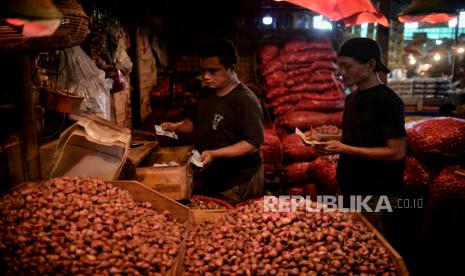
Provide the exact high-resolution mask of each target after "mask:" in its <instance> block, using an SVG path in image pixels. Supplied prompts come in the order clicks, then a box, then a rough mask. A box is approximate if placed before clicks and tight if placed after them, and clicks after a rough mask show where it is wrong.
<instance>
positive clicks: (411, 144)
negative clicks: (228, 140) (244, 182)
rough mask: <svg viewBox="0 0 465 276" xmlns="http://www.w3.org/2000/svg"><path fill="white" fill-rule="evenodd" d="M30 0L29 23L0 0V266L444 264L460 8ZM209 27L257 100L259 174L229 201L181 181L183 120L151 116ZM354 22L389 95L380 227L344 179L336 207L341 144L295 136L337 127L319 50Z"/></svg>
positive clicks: (254, 270) (452, 199)
mask: <svg viewBox="0 0 465 276" xmlns="http://www.w3.org/2000/svg"><path fill="white" fill-rule="evenodd" d="M10 2H11V3H10ZM45 2H47V3H46V5H45V4H44V5H45V6H48V7H49V8H50V10H46V11H48V12H50V14H51V15H49V17H47V18H39V19H40V20H46V21H47V23H46V24H45V25H43V24H44V23H43V22H39V23H38V22H35V20H36V19H38V18H36V17H34V16H33V18H32V19H31V18H30V17H28V16H30V15H28V14H22V13H10V14H8V13H3V12H0V56H1V57H2V60H4V61H5V65H6V66H2V68H1V69H0V81H1V82H2V83H3V84H4V88H3V89H2V92H1V93H0V116H2V117H3V118H6V119H4V120H2V122H1V123H0V128H1V129H2V133H1V135H0V181H1V187H0V188H1V189H0V190H1V195H0V270H1V271H2V273H4V274H6V275H19V274H57V275H61V274H82V275H109V274H121V275H122V274H127V275H414V276H415V275H426V274H427V273H430V272H431V273H432V274H437V275H446V274H447V275H457V273H456V272H457V271H458V270H459V268H460V261H459V260H458V259H459V258H458V256H460V254H455V253H454V252H455V251H454V250H453V247H461V246H462V245H465V241H464V238H463V233H464V231H465V225H464V223H463V222H464V219H463V218H464V214H465V190H464V187H465V177H464V175H465V92H464V91H465V90H463V89H464V86H463V85H462V82H461V80H462V79H460V76H461V75H460V74H462V73H463V72H462V71H463V70H462V69H463V68H461V67H462V66H461V63H462V61H463V60H464V58H463V54H464V50H463V47H462V46H463V45H462V42H463V41H462V39H461V37H462V36H463V35H462V36H461V34H464V33H465V26H461V25H460V24H463V22H462V21H463V20H460V19H461V18H465V15H459V14H449V13H448V15H447V16H448V17H447V19H448V20H453V17H456V18H457V22H456V25H454V26H452V27H449V26H448V25H447V24H449V23H445V25H447V26H448V28H449V29H451V30H453V34H454V36H453V37H450V38H444V39H443V38H438V37H434V38H431V37H429V36H430V33H428V31H425V30H424V29H425V28H426V27H430V25H421V24H423V23H420V26H419V27H418V28H416V29H415V31H412V29H410V27H409V25H403V23H402V24H401V23H400V22H394V21H395V20H397V15H398V14H399V13H400V12H401V11H402V10H404V9H405V8H406V7H408V5H409V4H411V2H413V4H412V5H413V6H414V7H417V8H418V5H420V6H421V3H419V1H388V0H380V1H347V2H346V1H308V2H307V1H245V0H244V1H213V0H208V1H204V2H202V3H200V2H199V3H197V2H193V1H154V2H152V1H136V2H137V3H132V2H130V1H125V0H118V1H96V0H81V1H78V0H53V1H45ZM217 2H221V3H217ZM393 2H395V3H393ZM433 2H434V1H433ZM439 2H441V1H439ZM452 2H454V3H455V1H452ZM5 3H6V4H1V5H5V7H7V8H8V9H11V10H13V11H14V10H15V9H18V7H19V8H20V10H23V11H28V9H26V7H27V8H30V10H32V11H36V12H37V11H38V10H40V9H39V7H36V6H28V5H34V3H35V1H30V3H29V2H28V1H10V0H8V1H5ZM35 4H37V5H38V6H40V7H42V8H43V6H41V5H42V4H43V3H41V2H40V1H38V3H35ZM330 4H331V5H330ZM349 4H350V5H349ZM436 4H437V3H436ZM21 5H23V6H21ZM2 7H3V6H2ZM54 7H56V10H55V9H54ZM409 9H410V8H409ZM409 9H407V10H404V11H408V10H409ZM462 9H465V6H463V7H461V6H460V5H459V6H458V7H456V6H454V8H453V11H454V12H457V11H460V10H462ZM5 10H7V9H5ZM11 10H10V11H11ZM212 10H222V11H224V12H223V13H212V12H211V11H212ZM40 11H41V13H44V11H43V10H40ZM404 15H405V13H404ZM20 16H23V17H24V18H22V19H27V20H26V23H24V22H23V21H21V20H20V21H19V22H23V23H21V24H22V25H14V24H13V23H15V24H18V23H17V21H15V20H10V19H11V17H14V18H16V17H20ZM415 16H417V15H415ZM405 18H407V17H405ZM415 18H416V17H415ZM422 18H423V17H422ZM441 18H443V17H441ZM407 19H408V20H413V19H412V18H410V17H408V18H407ZM49 20H50V22H48V21H49ZM437 20H438V19H437ZM12 22H13V23H12ZM57 22H58V25H57ZM212 22H214V24H212ZM374 22H377V23H376V25H375V24H374ZM447 22H449V21H447ZM36 23H38V24H39V25H34V24H36ZM367 24H369V25H367ZM428 24H433V23H428ZM434 24H438V23H437V22H435V23H434ZM445 25H444V24H443V25H441V26H442V27H444V26H445ZM38 26H40V27H41V28H45V30H44V31H43V32H39V34H37V33H36V35H37V37H33V38H31V37H29V36H30V35H31V30H37V29H31V27H38ZM53 26H55V27H57V26H58V27H57V28H56V31H55V30H52V29H53V28H52V27H53ZM422 30H423V31H422ZM389 32H390V33H389ZM32 34H34V31H32ZM219 36H221V37H225V38H228V39H229V40H231V41H233V42H234V44H235V46H236V48H237V54H238V64H237V66H235V67H234V71H235V72H237V75H238V76H239V80H240V82H241V83H243V84H245V85H246V86H247V87H248V88H249V89H250V91H251V92H252V93H253V95H254V96H253V97H254V98H256V99H257V102H258V105H259V106H260V108H261V110H262V112H263V125H264V134H263V136H264V137H263V138H264V142H263V144H261V145H260V148H259V155H260V160H261V163H260V168H263V170H264V189H263V194H261V195H262V196H260V197H259V198H254V199H251V200H243V201H241V202H239V203H237V202H232V201H229V202H228V199H227V198H226V197H224V198H223V197H220V196H218V197H214V196H212V194H210V193H208V192H205V191H204V190H201V189H199V184H200V183H201V182H200V181H199V178H198V177H199V176H201V175H202V170H203V167H202V166H203V164H202V162H200V161H199V160H198V156H199V155H200V154H201V153H202V152H200V153H199V152H196V145H197V144H196V142H197V141H196V137H197V136H196V135H195V132H194V133H180V132H178V131H174V132H171V131H167V130H166V129H163V128H162V127H161V126H160V125H161V124H162V123H163V122H179V121H181V120H183V119H185V118H186V117H188V118H193V117H194V116H195V115H194V114H195V112H196V111H197V108H198V106H199V102H201V99H202V97H203V96H204V94H203V93H205V90H204V87H203V86H205V83H203V82H202V81H203V78H204V77H203V76H204V74H205V73H204V72H203V71H201V70H200V69H199V53H197V51H196V49H197V48H198V47H199V46H202V45H203V43H204V42H206V41H208V40H209V39H210V38H212V37H219ZM354 36H362V37H371V38H373V39H375V40H377V41H379V44H380V45H381V49H380V50H381V51H382V53H383V58H384V60H383V62H384V63H386V64H388V65H389V66H388V67H389V68H390V69H392V71H391V73H390V74H389V75H387V76H386V75H385V74H380V75H379V78H380V79H383V78H384V77H386V83H387V84H388V86H389V87H390V88H391V89H392V90H394V91H395V92H396V93H397V95H398V96H399V97H400V98H401V99H402V101H403V104H404V106H405V110H404V111H405V112H404V115H405V122H406V125H405V129H406V132H407V136H406V147H407V150H406V155H405V159H403V161H402V162H405V166H404V172H403V185H404V186H403V190H404V191H403V194H402V196H403V197H402V198H401V200H402V205H400V203H399V202H397V203H398V205H397V206H395V207H394V209H396V208H397V211H398V210H399V209H403V213H402V214H403V217H402V218H401V219H400V220H399V221H395V223H397V224H396V226H397V229H398V230H399V231H400V232H402V235H401V236H399V237H400V238H398V239H395V238H391V236H388V235H386V233H385V232H383V231H382V230H381V228H380V227H379V225H378V224H376V222H374V221H373V220H371V218H370V216H369V215H370V214H367V213H368V212H365V213H362V211H363V210H361V209H363V208H361V207H360V206H363V199H362V198H356V197H354V199H353V203H354V205H355V206H356V207H357V208H350V209H345V207H346V206H344V205H343V204H342V199H341V198H339V197H338V196H340V195H341V189H340V188H341V187H340V185H339V183H338V180H337V167H338V163H339V164H340V163H341V162H342V161H339V160H340V155H339V154H331V155H327V154H324V153H322V152H321V150H320V149H319V148H318V147H317V146H315V145H317V144H318V142H319V141H316V142H315V141H310V142H309V141H308V140H306V138H305V137H302V133H306V134H308V133H311V134H312V135H317V136H318V137H320V138H322V139H323V140H324V141H331V140H335V139H338V137H340V136H341V134H342V126H343V114H344V112H345V110H346V107H347V100H346V99H347V97H348V96H349V95H350V94H351V93H352V92H353V90H352V87H346V86H345V85H344V82H343V81H342V78H341V75H340V67H339V66H338V64H337V58H338V56H337V53H338V50H339V46H340V45H341V43H342V42H343V41H345V40H346V39H347V38H350V37H354ZM439 40H441V41H442V42H441V43H442V44H440V43H439V42H438V41H439ZM388 44H389V45H388ZM461 70H462V71H461ZM210 73H211V72H210ZM462 77H463V76H462ZM251 97H252V96H251ZM237 108H239V106H237ZM222 119H223V118H218V119H217V123H218V122H219V121H220V120H222ZM212 123H213V124H214V123H215V122H212ZM248 123H249V124H251V122H248ZM402 125H403V123H402ZM304 135H305V134H304ZM387 135H388V136H389V135H390V134H389V133H388V134H387ZM199 163H200V165H199ZM245 163H246V162H244V164H245ZM230 165H231V166H233V167H234V166H240V165H242V164H237V163H236V164H230ZM362 173H363V171H362ZM203 192H205V193H203ZM333 199H334V201H335V202H336V203H334V202H332V201H330V200H333ZM339 202H341V204H340V205H338V204H339ZM360 202H362V203H361V204H359V203H360ZM380 202H382V201H380ZM236 203H237V204H236ZM351 203H352V202H351ZM333 204H336V205H337V206H336V208H333V207H334V206H335V205H333ZM357 204H358V205H357ZM380 204H381V203H380ZM381 205H382V204H381ZM351 207H353V206H351Z"/></svg>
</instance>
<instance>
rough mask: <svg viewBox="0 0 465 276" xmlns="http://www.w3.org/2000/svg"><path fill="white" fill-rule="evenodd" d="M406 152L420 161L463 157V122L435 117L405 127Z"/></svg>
mask: <svg viewBox="0 0 465 276" xmlns="http://www.w3.org/2000/svg"><path fill="white" fill-rule="evenodd" d="M406 129H407V145H408V150H409V151H410V152H411V153H412V154H413V155H415V156H417V157H419V158H420V159H422V160H425V159H427V160H453V159H456V158H459V157H463V156H464V155H465V120H464V119H458V118H450V117H437V118H431V119H425V120H421V121H416V122H412V123H409V124H407V125H406Z"/></svg>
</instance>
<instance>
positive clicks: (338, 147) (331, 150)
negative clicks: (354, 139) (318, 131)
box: [316, 140, 346, 154]
mask: <svg viewBox="0 0 465 276" xmlns="http://www.w3.org/2000/svg"><path fill="white" fill-rule="evenodd" d="M345 148H346V145H344V144H343V143H341V142H340V141H336V140H330V141H326V142H322V143H321V144H319V145H317V146H316V150H317V151H318V152H319V153H320V154H337V153H343V152H344V150H345Z"/></svg>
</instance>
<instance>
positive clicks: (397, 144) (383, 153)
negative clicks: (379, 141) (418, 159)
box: [342, 138, 405, 161]
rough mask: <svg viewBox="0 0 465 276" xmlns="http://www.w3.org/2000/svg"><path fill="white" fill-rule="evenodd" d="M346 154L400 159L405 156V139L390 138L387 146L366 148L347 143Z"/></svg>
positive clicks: (393, 159) (376, 158)
mask: <svg viewBox="0 0 465 276" xmlns="http://www.w3.org/2000/svg"><path fill="white" fill-rule="evenodd" d="M342 152H343V153H345V154H351V155H357V156H361V157H365V158H367V159H375V160H390V161H399V160H402V159H404V157H405V139H404V138H399V139H391V140H388V142H387V146H386V147H377V148H365V147H353V146H349V145H345V146H344V149H343V150H342Z"/></svg>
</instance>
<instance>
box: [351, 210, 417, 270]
mask: <svg viewBox="0 0 465 276" xmlns="http://www.w3.org/2000/svg"><path fill="white" fill-rule="evenodd" d="M352 214H353V215H354V217H355V218H356V219H358V220H360V221H362V222H363V223H364V224H366V225H367V226H368V227H369V228H370V230H371V231H372V232H373V233H375V235H376V238H377V239H378V241H379V242H380V243H381V244H382V245H383V246H384V247H386V249H387V251H388V252H389V255H390V256H391V258H392V261H393V262H394V265H395V266H396V269H397V275H398V276H409V272H408V269H407V266H406V265H405V262H404V259H402V256H400V254H399V253H397V251H396V250H395V249H394V248H393V247H392V246H391V245H390V244H389V242H388V241H387V240H386V239H385V238H384V237H383V235H381V233H380V232H379V231H378V230H376V228H375V227H374V226H373V225H372V224H371V223H370V222H369V221H368V220H367V219H366V218H365V217H364V216H363V215H362V214H361V213H358V212H354V213H352Z"/></svg>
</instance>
